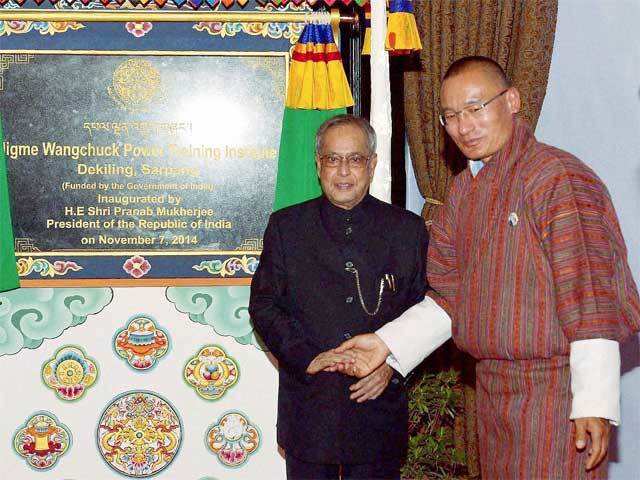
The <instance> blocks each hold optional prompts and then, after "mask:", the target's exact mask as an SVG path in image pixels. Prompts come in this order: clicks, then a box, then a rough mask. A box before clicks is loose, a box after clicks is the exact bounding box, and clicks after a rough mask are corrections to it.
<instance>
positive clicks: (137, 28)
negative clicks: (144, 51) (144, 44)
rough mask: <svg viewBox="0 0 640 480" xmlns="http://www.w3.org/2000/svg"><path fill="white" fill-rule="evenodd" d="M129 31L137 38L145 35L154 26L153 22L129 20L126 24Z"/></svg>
mask: <svg viewBox="0 0 640 480" xmlns="http://www.w3.org/2000/svg"><path fill="white" fill-rule="evenodd" d="M125 28H126V29H127V32H129V33H130V34H131V35H133V36H134V37H136V38H140V37H144V36H145V35H146V34H147V33H148V32H150V31H151V29H152V28H153V23H151V22H127V23H126V24H125Z"/></svg>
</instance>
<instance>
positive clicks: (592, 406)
mask: <svg viewBox="0 0 640 480" xmlns="http://www.w3.org/2000/svg"><path fill="white" fill-rule="evenodd" d="M569 365H570V368H571V392H572V393H573V403H572V405H571V417H570V418H571V419H572V420H573V419H576V418H584V417H600V418H606V419H608V420H609V421H610V422H611V423H612V424H614V425H619V424H620V348H619V345H618V342H616V341H614V340H607V339H604V338H594V339H590V340H579V341H576V342H571V354H570V356H569Z"/></svg>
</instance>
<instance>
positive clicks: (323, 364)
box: [307, 350, 354, 375]
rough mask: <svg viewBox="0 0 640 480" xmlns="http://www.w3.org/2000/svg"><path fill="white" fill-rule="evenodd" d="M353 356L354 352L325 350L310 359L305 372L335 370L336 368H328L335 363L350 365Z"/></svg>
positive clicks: (334, 365)
mask: <svg viewBox="0 0 640 480" xmlns="http://www.w3.org/2000/svg"><path fill="white" fill-rule="evenodd" d="M353 357H354V354H353V353H351V352H346V353H345V352H341V353H336V351H335V350H327V351H326V352H322V353H321V354H319V355H318V356H317V357H316V358H314V359H313V360H311V363H310V364H309V366H308V367H307V373H309V374H311V375H314V374H316V373H318V372H320V371H322V370H326V371H337V370H338V369H337V368H334V369H333V370H330V369H331V368H332V367H336V366H337V365H350V364H351V363H352V362H353Z"/></svg>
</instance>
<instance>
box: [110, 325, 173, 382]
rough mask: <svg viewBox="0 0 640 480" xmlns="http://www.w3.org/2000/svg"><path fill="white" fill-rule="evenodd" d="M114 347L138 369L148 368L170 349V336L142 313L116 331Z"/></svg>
mask: <svg viewBox="0 0 640 480" xmlns="http://www.w3.org/2000/svg"><path fill="white" fill-rule="evenodd" d="M114 348H115V350H116V353H117V354H118V355H119V356H121V357H122V358H125V359H126V360H127V363H128V364H129V365H131V366H132V367H133V368H135V369H136V370H148V369H150V368H151V367H153V366H154V365H155V364H156V362H157V361H158V359H159V358H160V357H162V356H163V355H164V354H165V353H167V350H169V337H168V336H167V333H166V332H165V331H164V330H162V329H161V328H159V327H158V326H157V325H156V323H155V322H154V321H153V320H152V319H151V318H149V317H145V316H142V315H140V316H137V317H135V318H133V319H132V320H131V321H130V322H129V323H128V324H127V326H126V327H125V328H123V329H121V330H118V331H117V332H116V336H115V340H114Z"/></svg>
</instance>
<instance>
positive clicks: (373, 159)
mask: <svg viewBox="0 0 640 480" xmlns="http://www.w3.org/2000/svg"><path fill="white" fill-rule="evenodd" d="M377 164H378V155H377V154H376V153H374V154H373V155H371V158H370V159H369V181H371V180H373V173H374V172H375V171H376V165H377Z"/></svg>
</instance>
